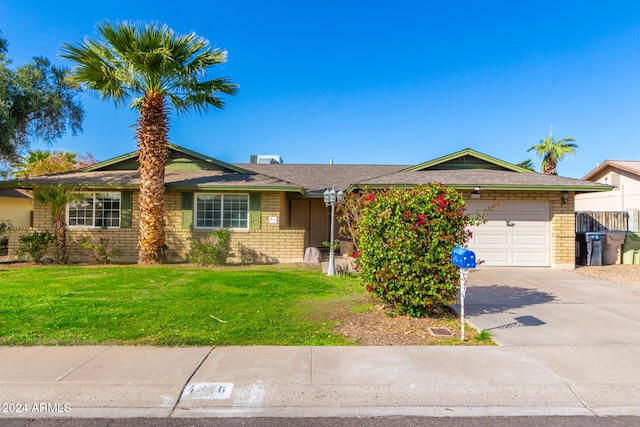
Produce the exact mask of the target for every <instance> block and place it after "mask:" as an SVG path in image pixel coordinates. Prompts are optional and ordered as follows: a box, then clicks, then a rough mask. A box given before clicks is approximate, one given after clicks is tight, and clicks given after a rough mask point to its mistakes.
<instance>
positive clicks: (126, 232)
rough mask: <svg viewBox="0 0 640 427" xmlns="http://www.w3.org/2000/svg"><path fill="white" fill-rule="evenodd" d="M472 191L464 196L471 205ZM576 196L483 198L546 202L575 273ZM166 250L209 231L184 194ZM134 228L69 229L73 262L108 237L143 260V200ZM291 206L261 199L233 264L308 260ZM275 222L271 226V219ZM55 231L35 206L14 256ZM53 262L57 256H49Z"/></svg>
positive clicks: (276, 198)
mask: <svg viewBox="0 0 640 427" xmlns="http://www.w3.org/2000/svg"><path fill="white" fill-rule="evenodd" d="M469 193H470V192H469V191H466V192H463V196H464V197H465V199H466V200H470V198H469ZM574 196H575V194H574V193H573V192H570V193H569V198H568V202H567V203H563V202H562V198H561V193H560V192H557V191H488V190H484V191H483V192H482V200H483V201H496V202H499V201H545V202H549V204H550V209H551V212H550V217H551V236H550V237H551V254H550V260H551V267H552V268H558V269H573V268H574V266H575V216H574ZM166 202H167V205H166V206H167V211H166V220H167V225H166V245H167V253H166V254H167V260H168V261H169V262H184V261H185V260H186V255H187V252H188V251H189V245H190V242H191V241H193V240H194V239H198V238H203V237H205V236H206V234H207V232H206V231H200V230H192V229H184V228H182V205H181V204H182V193H180V192H175V191H174V192H167V193H166ZM132 212H133V215H132V227H131V228H121V229H108V230H90V229H69V234H68V236H69V247H68V255H69V258H70V260H71V261H72V262H77V261H88V260H89V259H90V258H89V255H88V252H87V251H86V250H84V249H82V247H81V242H82V239H83V238H86V237H90V236H92V235H93V236H97V235H104V236H107V237H109V238H110V239H111V245H112V247H115V248H119V249H120V250H122V254H121V255H120V256H119V257H117V258H115V259H114V261H115V262H137V258H138V250H137V244H138V236H137V229H138V220H139V216H138V198H137V192H134V194H133V198H132ZM289 215H290V214H289V203H288V200H287V199H286V196H285V194H284V193H278V192H270V193H262V195H261V227H260V230H247V231H237V232H235V233H233V235H232V242H231V245H232V251H233V254H234V256H233V258H232V259H231V260H230V261H231V262H242V263H252V262H253V263H256V262H257V263H267V262H299V261H301V260H302V258H303V256H304V241H305V231H304V230H290V229H288V228H289ZM270 218H275V222H274V221H272V222H271V223H270V221H269V219H270ZM44 229H49V230H51V231H52V232H53V229H52V227H51V212H50V210H49V209H48V208H47V207H46V206H43V205H41V204H39V203H38V202H35V209H34V228H33V229H29V228H14V229H12V230H10V239H9V254H10V255H14V254H15V252H16V250H17V248H18V237H19V236H21V235H23V234H27V233H30V232H32V231H35V230H44ZM50 252H51V254H49V256H51V255H52V254H53V252H52V251H50Z"/></svg>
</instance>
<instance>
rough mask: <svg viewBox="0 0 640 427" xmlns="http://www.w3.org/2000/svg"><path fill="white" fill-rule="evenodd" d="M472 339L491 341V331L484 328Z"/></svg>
mask: <svg viewBox="0 0 640 427" xmlns="http://www.w3.org/2000/svg"><path fill="white" fill-rule="evenodd" d="M474 339H475V340H476V341H492V338H491V333H490V332H489V331H487V330H484V329H483V330H481V331H480V332H478V334H477V335H476V336H475V337H474Z"/></svg>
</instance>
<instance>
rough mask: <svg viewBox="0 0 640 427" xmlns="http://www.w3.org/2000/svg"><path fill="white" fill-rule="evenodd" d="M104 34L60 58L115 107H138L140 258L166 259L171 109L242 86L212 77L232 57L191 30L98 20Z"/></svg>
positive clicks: (215, 102)
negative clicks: (213, 70) (179, 32)
mask: <svg viewBox="0 0 640 427" xmlns="http://www.w3.org/2000/svg"><path fill="white" fill-rule="evenodd" d="M98 32H99V34H100V39H98V40H93V39H90V38H87V39H85V40H84V41H83V42H82V43H80V44H75V45H72V44H65V45H64V46H63V48H62V56H63V57H64V58H66V59H69V60H71V61H72V62H74V63H75V64H76V65H75V67H74V68H73V69H72V73H71V80H72V81H73V82H75V83H78V84H80V85H82V86H83V87H85V88H87V89H89V90H91V91H94V92H96V93H98V94H99V95H101V96H102V98H103V99H105V100H107V99H110V100H113V101H114V102H115V104H116V106H122V105H126V104H128V103H130V104H129V105H130V107H131V108H134V109H136V110H138V111H139V112H140V117H139V119H138V121H137V131H136V139H137V141H138V148H139V157H138V163H139V170H140V193H139V205H140V221H139V224H140V228H139V233H138V246H139V252H138V263H139V264H156V263H158V262H161V261H162V259H163V250H164V239H165V236H164V229H165V215H164V212H165V199H164V187H165V183H164V172H165V165H166V161H167V157H168V153H169V147H168V131H169V108H170V107H173V109H174V110H175V111H177V112H187V111H190V110H195V111H198V112H202V111H206V110H208V109H209V108H223V106H224V103H223V101H222V99H221V98H220V97H219V95H220V94H228V95H233V94H235V93H236V90H237V86H236V85H235V84H232V83H231V82H230V80H229V79H226V78H212V79H209V78H208V74H207V73H208V70H209V68H210V67H212V66H214V65H217V64H221V63H223V62H226V60H227V52H226V51H224V50H219V49H213V48H211V47H210V46H209V42H208V41H207V40H205V39H203V38H201V37H198V36H197V35H195V34H193V33H191V34H187V35H176V34H174V32H173V30H171V29H170V28H169V27H167V26H166V25H160V24H157V23H151V24H147V25H142V24H132V23H129V22H120V23H116V24H113V25H112V24H110V23H109V22H106V23H103V24H101V25H99V26H98Z"/></svg>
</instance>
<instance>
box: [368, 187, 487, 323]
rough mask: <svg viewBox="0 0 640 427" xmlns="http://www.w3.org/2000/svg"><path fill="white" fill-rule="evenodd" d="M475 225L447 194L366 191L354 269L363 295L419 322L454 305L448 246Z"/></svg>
mask: <svg viewBox="0 0 640 427" xmlns="http://www.w3.org/2000/svg"><path fill="white" fill-rule="evenodd" d="M473 223H476V221H475V220H474V219H473V218H471V217H469V216H468V215H467V214H466V213H465V210H464V201H463V199H462V196H461V195H460V194H459V193H458V192H457V191H456V190H454V189H453V188H448V187H444V186H442V185H440V184H429V185H428V186H418V187H416V188H410V189H406V188H386V189H384V190H379V191H369V192H367V193H365V195H364V197H363V198H362V205H361V218H360V220H359V223H358V228H359V244H358V248H359V253H356V255H357V256H358V260H357V263H358V268H359V270H360V271H361V276H362V280H363V281H364V283H365V286H366V288H367V290H369V291H370V292H373V293H374V294H375V295H376V296H378V297H380V298H381V299H382V301H383V302H384V303H385V304H387V305H388V306H391V307H392V308H393V309H394V310H395V311H397V312H400V313H407V314H410V315H411V316H416V317H417V316H424V315H425V314H428V313H429V311H430V310H432V309H436V308H439V307H441V306H442V305H443V304H447V303H450V302H452V301H453V300H454V299H455V295H456V292H457V284H458V269H457V267H455V266H454V265H453V264H452V263H451V251H452V250H453V247H454V246H456V245H457V246H464V245H465V243H466V242H467V240H468V239H469V237H470V232H469V231H468V230H467V227H468V226H469V225H471V224H473Z"/></svg>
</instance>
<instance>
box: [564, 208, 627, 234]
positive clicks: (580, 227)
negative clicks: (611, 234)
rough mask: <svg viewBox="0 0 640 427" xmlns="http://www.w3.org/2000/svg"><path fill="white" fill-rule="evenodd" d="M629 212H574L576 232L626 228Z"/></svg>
mask: <svg viewBox="0 0 640 427" xmlns="http://www.w3.org/2000/svg"><path fill="white" fill-rule="evenodd" d="M628 229H629V213H628V212H626V211H610V212H599V211H593V212H592V211H586V212H576V232H577V233H580V232H586V231H604V230H628Z"/></svg>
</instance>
